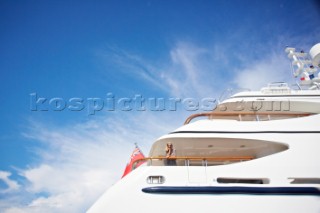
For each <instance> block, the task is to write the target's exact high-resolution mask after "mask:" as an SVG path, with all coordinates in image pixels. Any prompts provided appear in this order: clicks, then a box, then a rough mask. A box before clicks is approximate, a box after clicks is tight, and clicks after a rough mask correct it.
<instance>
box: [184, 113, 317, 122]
mask: <svg viewBox="0 0 320 213" xmlns="http://www.w3.org/2000/svg"><path fill="white" fill-rule="evenodd" d="M241 115H254V116H256V115H270V116H271V115H277V116H279V115H280V116H281V115H283V116H288V117H304V116H309V115H312V113H288V112H287V113H284V112H256V111H252V112H203V113H197V114H193V115H190V116H189V117H188V118H187V119H186V121H185V122H184V125H186V124H188V123H190V121H191V120H192V119H194V118H197V117H205V116H207V117H209V118H210V117H211V118H212V117H214V116H241Z"/></svg>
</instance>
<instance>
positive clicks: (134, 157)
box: [121, 146, 145, 178]
mask: <svg viewBox="0 0 320 213" xmlns="http://www.w3.org/2000/svg"><path fill="white" fill-rule="evenodd" d="M143 158H144V155H143V153H142V152H141V150H140V149H139V147H138V146H136V148H135V149H134V150H133V152H132V154H131V157H130V162H129V163H128V164H127V166H126V168H125V169H124V172H123V175H122V177H121V178H123V177H124V176H126V175H127V174H129V173H130V172H131V171H132V170H134V169H136V168H138V167H139V166H140V165H141V164H143V163H144V162H145V161H143V160H142V161H139V159H143Z"/></svg>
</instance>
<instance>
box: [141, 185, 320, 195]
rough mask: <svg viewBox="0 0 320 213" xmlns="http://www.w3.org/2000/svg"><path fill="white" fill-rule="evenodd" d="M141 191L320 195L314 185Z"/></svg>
mask: <svg viewBox="0 0 320 213" xmlns="http://www.w3.org/2000/svg"><path fill="white" fill-rule="evenodd" d="M142 191H143V192H145V193H152V194H213V195H223V194H248V195H250V194H252V195H312V196H320V190H319V189H318V188H315V187H243V186H232V187H230V186H228V187H224V186H197V187H196V186H155V187H147V188H143V189H142Z"/></svg>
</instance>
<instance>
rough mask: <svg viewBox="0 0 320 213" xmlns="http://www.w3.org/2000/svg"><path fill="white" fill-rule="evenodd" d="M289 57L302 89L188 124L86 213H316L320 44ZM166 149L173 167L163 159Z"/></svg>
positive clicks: (230, 104)
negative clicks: (171, 148)
mask: <svg viewBox="0 0 320 213" xmlns="http://www.w3.org/2000/svg"><path fill="white" fill-rule="evenodd" d="M286 52H287V53H288V56H289V58H291V59H292V61H293V67H297V69H296V70H294V71H293V74H294V76H296V77H299V78H300V82H299V84H298V85H297V89H292V87H289V86H288V85H287V84H285V83H282V82H280V83H279V82H278V83H272V84H269V85H268V86H267V87H265V88H262V89H261V90H260V91H246V92H240V93H237V94H234V95H232V96H231V97H229V98H227V99H225V100H224V101H222V102H221V103H220V104H219V105H218V106H217V108H216V109H215V110H213V111H212V112H208V113H199V114H195V115H192V116H190V117H189V118H188V119H187V120H186V121H185V125H183V126H181V127H180V128H178V129H176V130H174V131H173V132H171V133H169V134H167V135H164V136H162V137H161V138H159V139H158V140H157V141H156V142H155V143H154V144H153V146H152V148H151V150H150V153H149V157H147V158H145V159H143V160H144V161H146V163H145V164H143V165H142V166H140V167H138V168H137V169H135V170H133V171H132V172H131V173H130V174H129V175H127V176H126V177H124V178H123V179H121V180H120V181H119V182H118V183H116V184H115V185H114V186H112V187H111V188H110V189H109V190H108V191H107V192H106V193H105V194H103V195H102V196H101V198H100V199H99V200H98V201H97V202H96V203H95V204H94V205H93V206H92V207H91V208H90V209H89V210H88V212H89V213H95V212H115V213H120V212H133V213H135V212H153V213H158V212H159V213H160V212H161V213H162V212H174V211H179V212H184V213H186V212H187V213H189V212H190V213H191V212H202V213H206V212H208V213H209V212H236V211H238V212H308V213H309V212H311V213H313V212H317V213H319V212H320V137H319V136H320V86H319V82H320V80H319V76H320V74H319V71H318V69H319V67H320V44H317V45H315V46H314V47H313V48H312V49H311V50H310V54H309V57H310V58H308V54H306V53H304V52H296V51H295V49H294V48H287V49H286ZM302 87H307V89H304V88H302ZM203 117H205V118H206V119H202V118H203ZM168 143H171V144H173V146H174V148H175V150H176V153H175V156H174V157H170V160H174V161H175V164H174V166H172V165H168V163H167V161H168V157H166V155H165V152H164V149H165V146H166V144H168ZM137 163H138V162H137ZM122 202H123V203H122ZM137 204H138V205H139V206H138V205H137Z"/></svg>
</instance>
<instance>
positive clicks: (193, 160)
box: [131, 156, 254, 170]
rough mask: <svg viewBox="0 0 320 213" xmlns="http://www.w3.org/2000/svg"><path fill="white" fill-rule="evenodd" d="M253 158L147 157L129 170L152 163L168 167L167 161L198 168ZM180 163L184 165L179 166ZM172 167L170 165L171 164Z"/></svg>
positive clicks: (136, 161) (135, 162)
mask: <svg viewBox="0 0 320 213" xmlns="http://www.w3.org/2000/svg"><path fill="white" fill-rule="evenodd" d="M252 159H254V157H252V156H237V157H235V156H231V157H230V156H226V157H183V156H179V157H147V158H141V159H137V160H135V161H134V162H133V163H132V168H131V170H134V169H136V168H137V165H141V162H148V165H150V166H152V165H155V164H153V163H154V161H156V162H162V163H160V164H158V165H162V166H170V164H168V160H169V161H171V162H172V161H174V162H176V163H177V162H180V163H177V164H176V165H178V166H180V165H181V166H190V165H199V166H208V165H212V164H214V165H219V164H228V163H234V162H242V161H248V160H252ZM181 161H182V162H183V161H184V163H182V164H181ZM171 165H172V164H171Z"/></svg>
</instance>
